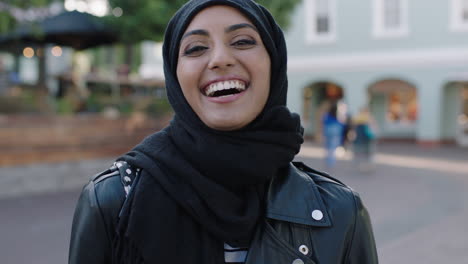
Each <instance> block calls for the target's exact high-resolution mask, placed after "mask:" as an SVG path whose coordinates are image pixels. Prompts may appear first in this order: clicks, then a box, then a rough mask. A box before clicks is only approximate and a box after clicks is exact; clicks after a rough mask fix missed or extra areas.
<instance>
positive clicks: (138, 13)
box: [108, 0, 301, 43]
mask: <svg viewBox="0 0 468 264" xmlns="http://www.w3.org/2000/svg"><path fill="white" fill-rule="evenodd" d="M300 1H301V0H257V2H258V3H260V4H261V5H263V6H265V7H266V8H267V9H268V10H270V12H271V13H272V14H273V16H274V17H275V19H276V20H277V21H278V23H279V24H280V25H281V26H282V27H287V26H288V24H289V17H290V14H291V12H292V10H293V9H294V7H295V6H296V4H297V3H299V2H300ZM186 2H187V1H186V0H138V1H129V0H109V4H110V6H111V9H113V8H117V7H120V8H121V9H122V10H123V15H122V16H120V17H114V16H109V17H108V20H109V22H110V23H111V24H113V25H114V27H115V28H116V30H117V31H118V33H119V35H120V38H121V40H122V42H124V43H137V42H140V41H142V40H155V41H161V40H162V38H163V35H164V30H165V28H166V25H167V23H168V22H169V20H170V19H171V17H172V16H173V15H174V14H175V12H176V11H177V10H178V9H179V8H180V7H181V6H182V5H183V4H184V3H186Z"/></svg>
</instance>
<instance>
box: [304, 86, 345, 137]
mask: <svg viewBox="0 0 468 264" xmlns="http://www.w3.org/2000/svg"><path fill="white" fill-rule="evenodd" d="M343 98H344V90H343V88H342V87H341V86H340V85H338V84H336V83H333V82H326V81H323V82H314V83H312V84H310V85H308V86H306V87H305V88H304V90H303V109H302V123H303V126H304V128H305V135H306V137H309V138H313V139H316V140H320V139H321V136H322V133H321V120H322V116H323V115H324V114H325V112H326V111H327V109H328V107H329V105H330V104H331V103H332V102H337V101H340V100H342V99H343Z"/></svg>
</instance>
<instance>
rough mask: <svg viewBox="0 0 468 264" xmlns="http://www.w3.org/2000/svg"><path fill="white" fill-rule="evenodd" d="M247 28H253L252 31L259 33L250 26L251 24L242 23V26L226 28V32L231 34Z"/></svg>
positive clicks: (236, 25)
mask: <svg viewBox="0 0 468 264" xmlns="http://www.w3.org/2000/svg"><path fill="white" fill-rule="evenodd" d="M246 27H247V28H251V29H253V30H255V31H256V32H257V33H258V30H257V28H256V27H254V26H253V25H251V24H249V23H240V24H235V25H232V26H229V27H228V28H226V30H225V32H226V33H229V32H232V31H235V30H238V29H241V28H246Z"/></svg>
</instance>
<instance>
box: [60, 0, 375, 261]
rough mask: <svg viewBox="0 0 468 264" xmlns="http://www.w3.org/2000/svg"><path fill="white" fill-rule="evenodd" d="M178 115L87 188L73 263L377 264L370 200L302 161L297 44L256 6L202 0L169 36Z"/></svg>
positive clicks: (167, 63) (167, 54)
mask: <svg viewBox="0 0 468 264" xmlns="http://www.w3.org/2000/svg"><path fill="white" fill-rule="evenodd" d="M163 56H164V73H165V78H166V89H167V94H168V98H169V101H170V103H171V105H172V107H173V108H174V112H175V116H174V118H173V120H172V122H171V124H170V125H169V126H168V127H166V128H165V129H164V130H163V131H161V132H158V133H155V134H153V135H150V136H149V137H148V138H146V139H145V140H144V141H143V142H142V143H140V144H139V145H137V146H136V147H135V148H134V149H133V150H132V151H130V152H129V153H127V154H125V155H123V156H122V157H120V158H118V159H117V162H116V163H115V164H114V166H112V167H111V168H110V169H108V170H107V171H104V172H103V173H101V174H99V175H97V176H96V177H94V178H93V180H91V182H90V183H88V185H87V186H86V187H85V188H84V190H83V192H82V194H81V197H80V200H79V201H78V205H77V208H76V211H75V216H74V221H73V229H72V237H71V244H70V257H69V263H72V264H75V263H88V264H94V263H96V264H97V263H126V264H128V263H186V264H215V263H216V264H218V263H247V264H261V263H268V264H279V263H294V264H313V263H327V264H335V263H336V264H338V263H353V264H357V263H359V264H371V263H372V264H374V263H377V255H376V249H375V243H374V237H373V233H372V228H371V224H370V219H369V215H368V214H367V210H366V208H365V207H364V206H363V205H362V202H361V200H360V198H359V196H358V195H357V194H356V193H355V192H354V191H352V190H351V189H350V188H349V187H347V186H346V185H344V184H342V183H341V182H339V181H338V180H336V179H333V178H332V177H330V176H328V175H327V174H325V173H323V172H319V171H315V170H313V169H311V168H308V167H307V166H306V165H304V164H302V163H295V162H294V163H293V162H292V160H293V159H294V157H295V155H296V154H297V153H298V152H299V150H300V146H301V144H302V142H303V137H302V132H303V130H302V127H301V124H300V118H299V116H298V115H297V114H294V113H291V112H290V111H289V109H288V108H287V107H286V105H285V104H286V94H287V87H288V82H287V76H286V61H287V58H286V57H287V52H286V45H285V40H284V36H283V33H282V31H281V29H280V28H279V26H278V25H277V24H276V22H275V21H274V19H273V17H272V16H271V14H270V13H269V12H268V11H267V10H266V9H265V8H264V7H262V6H260V5H258V4H257V3H256V2H254V1H252V0H191V1H188V2H187V4H186V5H184V6H183V7H182V8H181V9H180V10H179V11H178V12H177V13H176V14H175V15H174V17H173V18H172V20H171V21H170V23H169V25H168V27H167V29H166V33H165V37H164V47H163Z"/></svg>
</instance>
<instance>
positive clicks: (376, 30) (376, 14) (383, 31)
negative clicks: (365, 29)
mask: <svg viewBox="0 0 468 264" xmlns="http://www.w3.org/2000/svg"><path fill="white" fill-rule="evenodd" d="M384 1H385V0H373V2H372V10H373V23H372V33H373V36H374V37H376V38H401V37H406V36H408V35H409V3H408V0H399V1H401V6H402V10H401V24H400V27H399V28H395V29H387V28H385V17H384V13H385V10H384Z"/></svg>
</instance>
